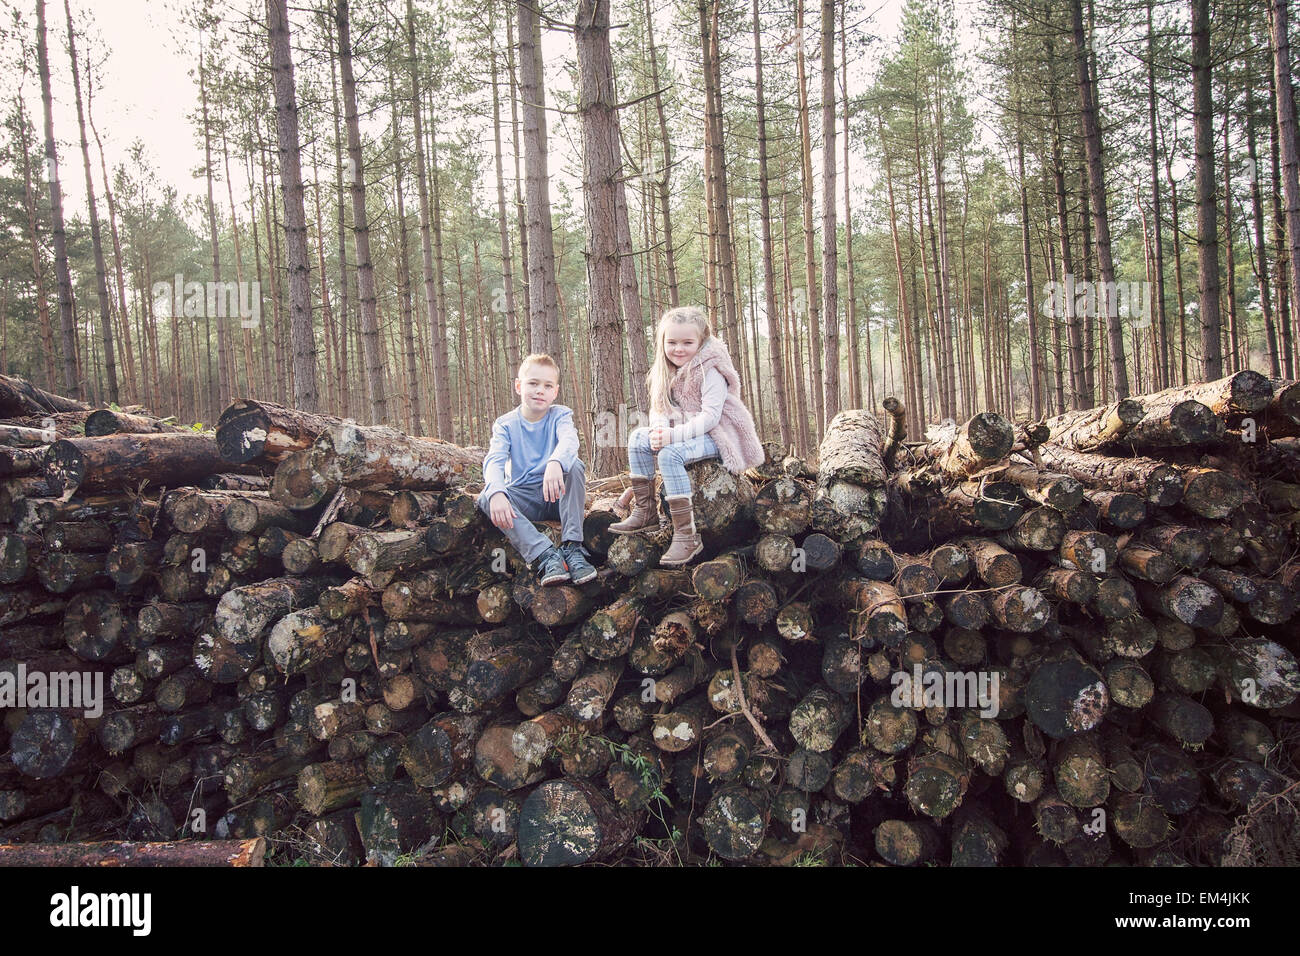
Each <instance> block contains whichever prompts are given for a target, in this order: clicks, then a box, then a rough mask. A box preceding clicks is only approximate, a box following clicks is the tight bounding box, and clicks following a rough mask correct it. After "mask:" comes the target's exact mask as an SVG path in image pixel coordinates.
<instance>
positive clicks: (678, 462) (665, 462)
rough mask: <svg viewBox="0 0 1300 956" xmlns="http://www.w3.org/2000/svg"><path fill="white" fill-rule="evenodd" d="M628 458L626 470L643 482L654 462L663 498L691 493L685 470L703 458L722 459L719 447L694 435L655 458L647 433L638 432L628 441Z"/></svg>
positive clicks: (689, 481)
mask: <svg viewBox="0 0 1300 956" xmlns="http://www.w3.org/2000/svg"><path fill="white" fill-rule="evenodd" d="M627 457H628V464H629V470H630V471H631V473H632V474H634V475H640V476H641V477H643V478H653V477H654V473H655V459H656V457H657V458H658V461H659V473H660V474H661V475H663V479H664V497H667V498H674V497H680V496H682V495H689V494H690V493H691V478H690V476H689V475H688V474H686V466H687V465H689V464H690V463H691V462H693V461H702V460H704V459H705V458H721V457H722V456H721V455H720V454H719V453H718V446H717V445H715V444H714V443H713V439H712V438H710V437H709V436H708V435H697V436H696V437H694V438H688V439H687V440H686V441H681V442H674V443H673V444H671V445H664V446H663V448H660V449H659V451H658V453H657V456H656V453H655V452H654V451H652V450H651V449H650V429H648V428H638V429H637V430H636V431H634V432H632V434H631V435H630V436H629V437H628V444H627Z"/></svg>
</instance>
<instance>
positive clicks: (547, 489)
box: [542, 461, 564, 501]
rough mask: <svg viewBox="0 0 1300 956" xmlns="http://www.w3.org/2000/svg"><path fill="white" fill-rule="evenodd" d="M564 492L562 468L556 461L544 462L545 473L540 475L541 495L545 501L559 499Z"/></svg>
mask: <svg viewBox="0 0 1300 956" xmlns="http://www.w3.org/2000/svg"><path fill="white" fill-rule="evenodd" d="M563 494H564V469H563V468H561V467H560V463H559V462H558V461H550V462H547V464H546V473H545V474H544V475H543V476H542V497H543V498H545V499H546V500H547V501H559V500H560V497H561V496H562V495H563Z"/></svg>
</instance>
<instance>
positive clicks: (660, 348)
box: [610, 306, 766, 567]
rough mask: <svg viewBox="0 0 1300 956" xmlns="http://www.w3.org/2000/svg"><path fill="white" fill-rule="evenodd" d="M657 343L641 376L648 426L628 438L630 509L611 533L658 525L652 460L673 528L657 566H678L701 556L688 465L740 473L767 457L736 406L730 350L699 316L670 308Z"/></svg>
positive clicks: (735, 377)
mask: <svg viewBox="0 0 1300 956" xmlns="http://www.w3.org/2000/svg"><path fill="white" fill-rule="evenodd" d="M655 342H656V348H655V361H654V365H653V366H652V367H651V369H650V374H649V375H648V376H646V386H647V388H648V390H649V392H650V421H651V426H650V427H649V428H638V429H637V430H636V431H634V432H632V434H631V436H630V437H629V439H628V470H629V471H630V472H631V478H632V493H633V500H634V502H635V505H634V507H633V509H632V513H631V514H630V515H628V517H627V520H625V521H621V522H619V523H618V524H614V525H610V530H611V531H617V532H620V533H624V534H627V533H631V532H633V531H638V530H640V529H641V528H644V527H646V526H647V525H649V524H651V523H652V522H653V521H654V520H655V500H654V469H655V460H656V456H657V458H658V462H659V471H660V473H661V474H662V475H663V487H664V498H665V499H666V500H667V502H668V513H669V515H670V516H671V517H672V522H673V540H672V544H670V545H669V547H668V550H667V551H666V552H664V556H663V557H662V558H660V559H659V564H660V565H661V566H663V567H680V566H681V565H683V564H686V563H687V562H688V561H690V560H691V559H692V558H694V557H695V556H696V555H698V554H699V553H700V552H701V551H703V550H704V543H703V541H701V540H700V536H699V534H698V533H697V532H696V530H695V510H694V508H693V507H692V506H691V479H690V476H688V475H687V474H686V465H687V464H689V463H690V462H693V461H701V460H703V459H705V458H720V459H722V465H723V467H724V468H726V469H727V470H728V471H731V472H735V473H737V474H738V473H740V472H742V471H744V470H745V469H746V468H755V467H757V466H758V465H761V464H762V463H763V461H764V460H765V457H766V456H765V455H764V453H763V445H762V443H761V442H760V441H759V438H758V429H757V428H755V427H754V418H753V416H752V415H750V413H749V409H747V408H746V407H745V404H744V402H742V401H741V399H740V376H739V375H738V374H737V372H736V367H735V366H734V365H733V364H732V363H731V357H730V356H729V355H728V354H727V347H726V346H725V345H724V344H723V343H722V341H721V340H720V339H717V338H715V337H714V336H713V335H712V334H710V332H709V321H708V319H707V318H705V316H704V311H703V310H702V309H700V308H698V307H696V306H685V307H683V308H678V309H669V310H668V311H667V312H665V313H664V314H663V317H662V318H661V319H660V320H659V327H658V330H657V331H656V333H655Z"/></svg>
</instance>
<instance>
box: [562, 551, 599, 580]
mask: <svg viewBox="0 0 1300 956" xmlns="http://www.w3.org/2000/svg"><path fill="white" fill-rule="evenodd" d="M587 553H588V552H587V549H586V548H584V547H583V546H582V542H581V541H566V542H564V543H563V544H561V545H560V554H562V555H563V556H564V561H565V563H566V564H567V565H568V566H569V577H571V578H572V579H573V583H574V584H586V583H587V582H588V581H590V580H592V579H593V578H595V577H596V569H595V568H594V567H592V564H591V562H590V561H588V560H587Z"/></svg>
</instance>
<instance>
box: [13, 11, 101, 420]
mask: <svg viewBox="0 0 1300 956" xmlns="http://www.w3.org/2000/svg"><path fill="white" fill-rule="evenodd" d="M63 10H64V13H65V15H66V16H67V18H68V58H69V59H70V60H71V61H72V89H73V92H74V94H75V96H76V100H77V131H78V132H79V133H80V134H81V161H82V165H83V166H84V167H85V171H86V205H87V206H88V207H89V210H90V244H91V249H92V250H93V252H94V256H95V294H96V296H98V298H99V331H100V337H101V339H102V341H103V343H104V376H105V378H106V379H107V380H108V400H109V401H110V402H113V403H115V404H116V402H117V400H118V393H117V360H116V358H115V356H114V349H113V320H112V317H111V313H110V307H109V301H108V277H107V275H106V270H105V267H104V246H103V243H102V242H101V241H100V235H99V210H98V208H97V207H96V205H95V181H94V179H93V178H92V177H91V175H90V143H89V142H88V141H87V139H86V117H85V112H84V111H83V109H82V104H81V70H80V69H79V68H78V66H77V40H76V31H75V30H74V29H73V28H72V8H71V6H70V5H69V3H68V0H63ZM3 371H4V369H3V368H0V372H3Z"/></svg>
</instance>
